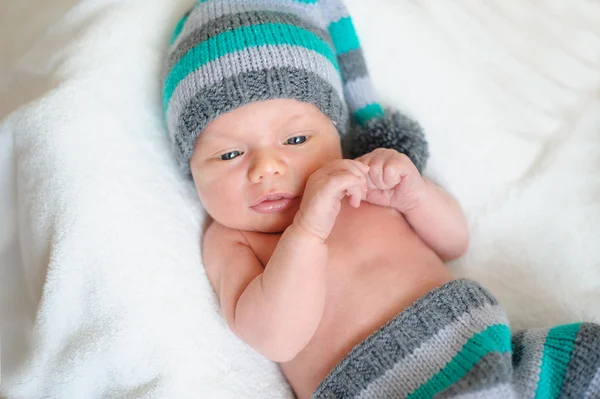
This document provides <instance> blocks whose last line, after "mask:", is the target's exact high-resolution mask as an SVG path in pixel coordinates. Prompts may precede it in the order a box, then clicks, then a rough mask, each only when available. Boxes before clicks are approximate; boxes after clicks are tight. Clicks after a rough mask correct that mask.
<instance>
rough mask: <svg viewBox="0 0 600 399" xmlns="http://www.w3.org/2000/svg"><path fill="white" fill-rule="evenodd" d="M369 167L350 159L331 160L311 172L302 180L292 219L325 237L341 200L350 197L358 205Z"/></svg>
mask: <svg viewBox="0 0 600 399" xmlns="http://www.w3.org/2000/svg"><path fill="white" fill-rule="evenodd" d="M368 172H369V167H368V166H366V165H365V164H363V163H361V162H358V161H354V160H351V159H339V160H336V161H333V162H331V163H329V164H327V165H325V166H323V167H322V168H320V169H318V170H317V171H316V172H314V173H313V174H312V175H311V176H310V177H309V178H308V181H307V182H306V188H305V189H304V195H303V197H302V202H301V203H300V209H299V210H298V213H297V214H296V218H295V222H296V223H298V224H299V225H300V226H301V227H302V228H303V229H304V230H306V231H308V232H309V233H311V234H314V235H315V236H317V237H318V238H320V239H321V240H323V241H325V240H326V239H327V237H328V236H329V233H331V229H333V225H334V224H335V220H336V218H337V215H338V213H339V212H340V208H341V200H342V199H343V198H344V197H345V196H349V197H350V205H351V206H353V207H355V208H358V207H359V205H360V201H361V200H362V199H363V198H365V194H366V192H367V173H368Z"/></svg>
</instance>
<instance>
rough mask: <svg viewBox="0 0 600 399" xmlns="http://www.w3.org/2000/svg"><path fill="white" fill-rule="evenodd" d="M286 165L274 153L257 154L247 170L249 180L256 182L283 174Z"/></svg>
mask: <svg viewBox="0 0 600 399" xmlns="http://www.w3.org/2000/svg"><path fill="white" fill-rule="evenodd" d="M285 169H286V165H285V163H284V162H283V161H282V160H281V158H279V157H278V156H277V155H276V154H269V153H262V154H258V155H257V156H256V157H255V159H254V162H253V165H252V166H251V167H250V170H249V171H248V177H249V179H250V181H251V182H253V183H258V182H260V181H261V180H264V179H266V178H270V177H275V176H283V175H284V174H285Z"/></svg>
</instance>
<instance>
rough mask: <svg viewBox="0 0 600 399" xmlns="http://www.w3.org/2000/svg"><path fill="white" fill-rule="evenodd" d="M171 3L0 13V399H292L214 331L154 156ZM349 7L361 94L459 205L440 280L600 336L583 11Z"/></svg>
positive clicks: (182, 210)
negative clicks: (462, 252)
mask: <svg viewBox="0 0 600 399" xmlns="http://www.w3.org/2000/svg"><path fill="white" fill-rule="evenodd" d="M191 3H192V0H189V1H188V0H186V1H178V2H175V1H171V0H156V1H153V2H148V1H141V0H124V1H120V2H116V1H109V0H85V1H81V2H79V3H77V4H76V2H75V1H74V0H61V1H53V2H33V1H31V0H29V1H22V0H8V1H5V2H4V3H3V4H4V5H3V10H2V12H1V14H2V16H1V17H0V40H2V45H1V46H0V68H1V70H0V91H1V96H0V117H1V118H4V119H3V121H2V124H0V212H1V213H0V217H1V218H2V219H1V222H0V256H1V258H0V262H1V264H0V300H1V302H0V312H1V313H0V316H1V319H0V324H1V326H2V331H1V333H2V348H3V352H2V385H1V389H0V392H1V394H2V395H6V396H8V397H11V398H12V397H15V398H30V397H42V396H47V397H60V398H63V397H64V398H73V397H86V398H91V397H99V396H109V397H131V398H138V397H157V398H171V397H172V398H182V397H206V398H228V397H244V398H265V397H291V393H290V390H289V388H288V387H287V385H286V384H285V380H284V379H283V377H282V376H281V374H280V373H279V372H278V369H277V367H276V366H275V365H274V364H272V363H270V362H268V361H266V360H265V359H263V358H262V357H261V356H259V355H257V354H256V353H254V352H253V351H252V350H250V349H248V348H247V347H246V346H245V345H244V344H243V343H241V342H239V341H238V340H237V338H235V337H234V336H233V335H232V334H231V333H230V332H229V331H228V330H227V328H226V326H225V324H224V322H223V320H222V318H221V316H220V314H219V311H218V305H217V303H216V301H215V297H214V294H213V291H212V289H211V287H210V284H209V283H208V281H207V280H206V276H205V273H204V270H203V267H202V264H201V259H200V253H199V240H200V228H201V224H202V216H201V215H202V213H201V206H200V204H199V203H198V201H197V199H196V197H195V193H194V191H193V187H192V186H191V185H190V184H189V183H188V182H185V181H184V180H183V179H182V178H181V177H180V176H179V175H178V174H177V171H176V168H175V163H174V161H173V159H172V158H171V157H170V154H169V152H168V143H167V139H166V136H165V130H164V125H163V120H162V117H161V113H160V112H161V107H160V81H159V76H160V66H161V62H162V57H163V54H164V51H165V48H166V44H167V41H168V38H169V36H170V32H171V29H172V27H173V26H174V24H175V22H176V21H177V19H178V18H179V16H180V15H182V14H183V12H184V10H185V9H186V8H187V7H188V6H189V5H190V4H191ZM348 5H349V8H350V10H351V12H352V14H353V16H354V19H355V21H356V25H357V28H358V31H359V34H360V35H361V38H362V42H363V46H364V48H365V52H366V56H367V59H368V63H369V67H370V70H371V74H372V76H373V79H374V81H375V84H376V88H377V89H378V91H379V93H380V94H381V97H382V99H383V100H384V101H385V102H386V103H388V104H394V105H397V106H399V107H401V108H403V109H404V110H406V111H407V112H409V113H410V114H412V115H413V116H415V117H416V118H417V119H418V120H419V121H420V122H421V123H422V124H423V125H424V126H425V128H426V129H427V135H428V138H429V141H430V143H431V152H432V158H431V161H430V166H429V168H428V171H427V173H428V174H429V175H430V176H432V177H433V178H434V179H436V180H437V181H439V182H440V183H442V184H443V185H445V186H446V187H447V188H448V189H449V190H450V191H451V192H453V193H454V194H455V195H456V196H457V197H458V198H459V200H460V201H461V203H462V204H463V205H464V207H465V211H466V214H467V216H468V219H469V222H470V227H471V232H472V235H471V245H470V250H469V252H468V254H467V255H466V256H465V257H464V258H463V259H462V260H460V261H459V262H456V263H455V264H453V265H452V267H453V270H454V271H455V272H456V274H457V275H459V276H466V277H471V278H474V279H476V280H478V281H480V282H481V283H482V284H484V285H485V286H486V287H488V288H489V289H490V290H491V291H492V292H493V293H494V294H495V295H497V296H498V298H499V299H500V301H501V302H502V304H503V305H504V306H505V308H506V310H507V312H508V314H509V317H510V319H511V321H512V322H513V325H514V326H515V327H523V326H542V325H547V324H556V323H564V322H570V321H576V320H590V321H600V308H599V307H598V303H600V247H599V246H598V244H597V240H598V237H599V236H600V179H599V178H598V170H599V167H600V50H599V49H600V4H599V3H598V2H593V1H588V0H578V1H574V2H565V1H563V0H546V1H545V2H543V1H533V0H530V1H520V2H506V1H503V0H494V1H487V2H474V1H470V0H458V1H453V2H441V1H437V0H422V1H403V0H402V1H401V0H378V1H377V2H365V1H362V0H348ZM19 106H22V107H21V108H20V109H18V110H17V108H18V107H19ZM13 111H14V112H13ZM9 112H12V114H10V115H8V114H9Z"/></svg>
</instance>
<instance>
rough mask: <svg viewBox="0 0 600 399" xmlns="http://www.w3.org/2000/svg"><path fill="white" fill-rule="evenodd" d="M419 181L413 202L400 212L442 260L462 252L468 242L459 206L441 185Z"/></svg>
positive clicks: (450, 258)
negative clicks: (420, 182)
mask: <svg viewBox="0 0 600 399" xmlns="http://www.w3.org/2000/svg"><path fill="white" fill-rule="evenodd" d="M422 180H423V184H422V187H421V188H420V189H419V191H418V192H416V193H415V196H416V200H415V201H414V203H413V205H412V206H410V207H409V208H408V209H406V210H404V211H403V214H404V217H405V218H406V220H407V221H408V223H410V225H411V226H412V228H413V229H414V230H415V231H416V232H417V234H419V236H420V237H421V238H422V239H423V241H425V243H427V245H429V246H430V247H431V248H432V249H433V250H434V251H435V252H436V253H437V254H438V256H439V257H440V258H441V259H442V260H443V261H450V260H453V259H456V258H458V257H460V256H462V255H463V254H464V253H465V251H466V250H467V245H468V242H469V232H468V228H467V222H466V220H465V217H464V214H463V212H462V209H461V207H460V205H459V204H458V202H457V201H456V199H455V198H454V197H453V196H451V195H450V194H448V193H447V192H446V191H444V190H443V189H442V188H441V187H438V186H437V185H436V184H435V183H433V182H431V181H430V180H429V179H422Z"/></svg>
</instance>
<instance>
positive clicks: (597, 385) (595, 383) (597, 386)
mask: <svg viewBox="0 0 600 399" xmlns="http://www.w3.org/2000/svg"><path fill="white" fill-rule="evenodd" d="M583 398H584V399H598V398H600V367H598V370H596V374H594V378H592V381H590V385H589V387H588V389H587V391H585V394H584V395H583Z"/></svg>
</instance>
